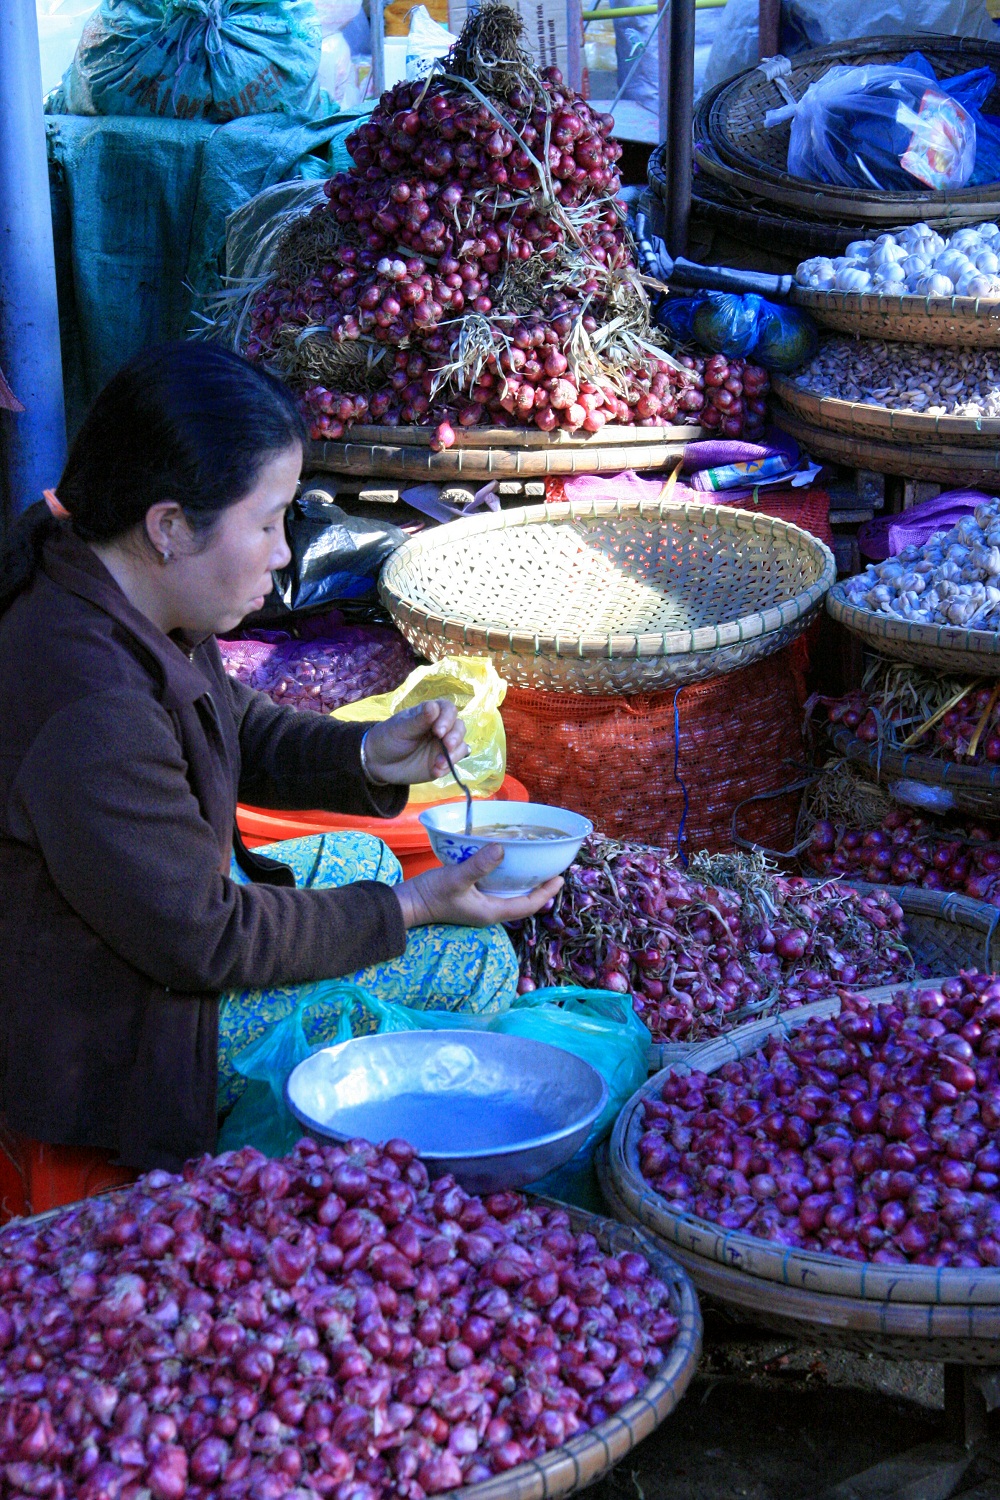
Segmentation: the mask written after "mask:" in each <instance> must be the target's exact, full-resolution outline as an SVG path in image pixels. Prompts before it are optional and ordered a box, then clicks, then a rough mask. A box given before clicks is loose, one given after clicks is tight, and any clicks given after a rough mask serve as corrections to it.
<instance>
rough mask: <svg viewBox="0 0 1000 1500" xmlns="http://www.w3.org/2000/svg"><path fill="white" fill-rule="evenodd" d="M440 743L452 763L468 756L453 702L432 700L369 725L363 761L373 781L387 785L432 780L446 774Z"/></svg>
mask: <svg viewBox="0 0 1000 1500" xmlns="http://www.w3.org/2000/svg"><path fill="white" fill-rule="evenodd" d="M442 744H445V745H447V747H448V752H449V754H450V755H451V758H452V760H453V761H459V760H461V759H462V757H463V756H465V755H468V753H469V747H468V745H467V744H466V743H465V725H464V724H463V723H462V721H461V719H460V718H459V717H458V710H457V708H456V707H455V705H454V703H450V702H449V701H448V699H447V698H434V699H432V700H431V702H429V703H420V704H418V705H417V707H416V708H405V709H404V710H403V712H402V713H398V714H393V716H392V718H391V719H386V720H385V721H384V722H383V723H382V724H373V725H372V727H371V728H370V729H369V731H368V733H367V734H366V735H365V760H366V762H367V764H368V770H369V772H370V774H371V776H372V777H373V779H374V780H376V781H384V782H387V783H388V784H390V785H391V786H409V785H411V784H412V783H413V782H417V781H436V780H437V779H438V777H439V776H445V775H447V773H448V762H447V761H446V760H445V758H444V755H443V754H442V751H441V746H442Z"/></svg>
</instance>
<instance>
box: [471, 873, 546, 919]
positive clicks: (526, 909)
mask: <svg viewBox="0 0 1000 1500" xmlns="http://www.w3.org/2000/svg"><path fill="white" fill-rule="evenodd" d="M562 887H563V878H562V876H561V875H556V876H555V877H554V878H553V879H552V880H547V881H546V882H545V884H544V885H539V886H536V887H535V889H534V890H533V891H529V892H528V894H527V895H526V896H509V897H502V896H501V897H497V896H487V897H486V898H485V899H486V900H487V901H488V902H489V904H490V906H491V907H492V908H493V914H492V915H490V916H487V918H486V920H487V922H488V924H489V925H492V924H493V923H494V922H520V921H522V920H523V919H524V918H525V917H533V916H534V915H535V912H536V911H540V910H541V908H542V907H543V906H544V905H545V903H546V901H551V900H552V898H553V896H558V894H559V892H560V891H561V890H562Z"/></svg>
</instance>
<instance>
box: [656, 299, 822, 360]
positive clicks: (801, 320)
mask: <svg viewBox="0 0 1000 1500" xmlns="http://www.w3.org/2000/svg"><path fill="white" fill-rule="evenodd" d="M655 317H656V322H657V323H658V325H659V326H660V327H661V328H663V329H665V330H666V331H667V332H668V333H670V334H672V335H673V337H674V338H676V339H679V340H680V341H681V342H682V343H685V344H700V345H701V347H702V348H703V349H708V350H710V351H711V352H712V353H713V354H724V355H725V356H726V358H727V359H752V360H753V361H754V363H755V364H758V365H762V366H763V368H764V369H765V370H775V371H777V372H779V373H781V374H787V372H788V371H789V370H795V369H797V368H798V366H799V365H801V364H804V363H805V362H806V360H808V359H811V358H812V356H813V355H814V354H815V353H816V350H817V348H818V347H819V335H818V333H817V330H816V324H815V323H814V322H813V320H812V318H811V317H810V316H809V314H808V313H807V312H803V311H802V309H801V308H798V307H785V306H782V305H779V304H778V303H776V302H768V301H767V300H766V299H765V298H763V297H759V296H757V294H756V293H754V292H747V293H745V294H744V295H742V296H740V295H738V294H737V293H735V292H698V293H697V294H696V295H695V296H693V297H670V298H668V299H667V300H666V301H665V302H662V303H661V304H660V306H659V307H658V308H657V309H656V313H655Z"/></svg>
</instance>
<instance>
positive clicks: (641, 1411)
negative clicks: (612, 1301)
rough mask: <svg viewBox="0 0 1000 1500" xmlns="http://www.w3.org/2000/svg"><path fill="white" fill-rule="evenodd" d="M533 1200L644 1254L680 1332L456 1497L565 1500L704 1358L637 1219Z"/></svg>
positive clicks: (617, 1251)
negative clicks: (555, 1434) (585, 1418)
mask: <svg viewBox="0 0 1000 1500" xmlns="http://www.w3.org/2000/svg"><path fill="white" fill-rule="evenodd" d="M102 1196H103V1195H102ZM109 1196H110V1195H109ZM534 1201H536V1202H540V1203H545V1204H548V1206H549V1207H551V1208H560V1209H563V1210H564V1211H565V1212H566V1213H568V1214H569V1217H570V1222H571V1224H572V1226H573V1229H574V1230H575V1231H576V1232H577V1233H589V1234H592V1235H593V1236H594V1238H595V1239H596V1240H597V1242H598V1244H599V1245H600V1246H601V1249H602V1250H604V1251H605V1253H606V1254H608V1255H622V1254H624V1253H625V1252H626V1251H637V1252H638V1253H639V1254H641V1255H644V1256H645V1257H646V1258H647V1260H648V1261H649V1263H650V1266H651V1267H652V1269H653V1271H654V1273H655V1275H656V1276H658V1277H659V1279H660V1280H661V1281H662V1282H664V1284H665V1285H666V1286H667V1288H668V1289H669V1293H670V1311H671V1312H672V1313H673V1315H674V1317H675V1318H676V1319H677V1322H678V1329H677V1337H676V1338H675V1340H674V1342H673V1344H672V1345H671V1347H670V1350H669V1352H668V1354H667V1358H666V1359H665V1360H664V1362H663V1364H662V1365H661V1366H660V1368H659V1369H658V1370H657V1372H656V1374H655V1375H654V1376H653V1378H652V1380H650V1381H649V1382H648V1384H647V1385H645V1386H644V1387H643V1389H642V1390H641V1391H640V1392H639V1394H638V1395H637V1396H636V1397H635V1398H634V1399H633V1400H632V1401H629V1402H627V1403H626V1405H625V1406H623V1407H621V1408H620V1409H619V1410H618V1411H616V1412H615V1414H614V1415H613V1416H611V1417H608V1418H607V1419H606V1421H604V1422H599V1423H598V1425H597V1426H596V1427H592V1428H590V1429H589V1430H588V1431H587V1432H581V1433H579V1434H578V1435H577V1436H576V1437H573V1438H570V1440H569V1442H568V1443H564V1444H563V1445H562V1446H561V1447H559V1448H553V1449H551V1450H550V1451H549V1452H548V1453H546V1454H544V1455H543V1456H542V1457H541V1458H539V1459H532V1460H531V1461H530V1462H529V1463H523V1464H518V1465H517V1466H516V1467H515V1468H513V1469H508V1470H507V1472H506V1473H505V1474H497V1475H495V1476H494V1477H493V1478H492V1479H485V1480H483V1481H482V1482H481V1483H480V1484H470V1485H464V1486H463V1487H461V1488H460V1489H457V1490H451V1491H450V1494H452V1495H453V1496H454V1497H455V1500H560V1497H562V1496H566V1495H572V1494H575V1493H576V1492H577V1491H578V1490H582V1489H585V1488H586V1487H587V1486H588V1485H591V1484H594V1483H595V1482H596V1481H597V1480H598V1479H601V1478H603V1476H604V1475H605V1474H607V1473H608V1472H609V1471H610V1470H611V1469H613V1468H614V1466H615V1465H616V1464H618V1463H620V1462H621V1460H622V1459H623V1458H625V1457H626V1456H627V1455H628V1454H629V1453H631V1451H632V1449H633V1448H634V1447H635V1446H636V1445H637V1444H638V1443H641V1442H642V1441H643V1439H644V1438H647V1437H649V1436H650V1434H651V1433H653V1432H655V1431H656V1429H657V1428H658V1427H659V1426H660V1424H661V1423H662V1422H664V1421H666V1419H667V1417H669V1416H670V1414H671V1412H672V1411H673V1410H674V1408H675V1407H676V1406H677V1404H678V1402H679V1401H680V1400H681V1397H682V1396H683V1395H684V1393H685V1391H686V1390H687V1388H688V1386H689V1385H690V1383H691V1379H692V1377H693V1375H694V1372H695V1370H696V1369H697V1366H698V1361H699V1359H700V1358H701V1339H702V1318H701V1309H700V1307H699V1305H698V1298H697V1296H696V1294H695V1290H694V1287H693V1285H692V1283H691V1280H690V1278H689V1277H688V1275H687V1273H686V1272H685V1271H684V1270H683V1268H682V1267H681V1266H680V1265H678V1263H677V1261H676V1260H675V1259H674V1258H673V1257H672V1256H671V1255H670V1253H669V1252H668V1251H666V1250H664V1247H663V1246H662V1245H661V1244H659V1243H658V1242H657V1241H656V1239H655V1238H654V1237H653V1236H652V1235H650V1234H649V1233H647V1232H646V1231H645V1230H643V1229H642V1227H641V1226H639V1225H627V1224H625V1223H624V1222H622V1221H621V1220H617V1221H616V1220H614V1219H606V1218H603V1217H601V1216H599V1215H597V1214H591V1213H587V1212H586V1211H585V1210H583V1209H580V1208H574V1207H573V1205H572V1204H569V1203H556V1202H555V1201H554V1200H553V1199H550V1198H539V1197H536V1198H535V1200H534ZM63 1211H64V1210H62V1209H54V1210H51V1211H50V1212H48V1213H44V1214H37V1215H35V1216H34V1217H33V1218H31V1219H19V1220H16V1221H15V1222H16V1223H18V1224H19V1225H22V1226H23V1225H24V1224H27V1223H33V1224H43V1223H45V1222H46V1221H47V1220H49V1219H53V1218H55V1217H56V1216H57V1215H58V1214H59V1213H61V1212H63ZM0 1233H2V1231H0Z"/></svg>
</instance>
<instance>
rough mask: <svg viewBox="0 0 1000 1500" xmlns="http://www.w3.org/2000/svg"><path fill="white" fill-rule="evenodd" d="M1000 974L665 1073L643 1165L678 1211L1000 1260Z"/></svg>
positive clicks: (858, 1255)
mask: <svg viewBox="0 0 1000 1500" xmlns="http://www.w3.org/2000/svg"><path fill="white" fill-rule="evenodd" d="M998 1058H1000V980H998V979H997V978H995V977H991V976H989V975H982V974H963V975H962V976H961V977H960V978H958V979H948V980H945V981H943V982H940V983H933V984H929V985H928V986H927V987H926V988H924V989H920V990H917V991H916V992H913V991H900V993H899V994H898V995H896V996H895V997H894V998H893V999H892V1001H891V1002H890V1003H888V1004H885V1005H875V1004H873V1003H871V1002H870V1001H868V1000H865V999H863V998H861V997H850V996H848V997H846V998H845V999H844V1001H843V1004H842V1007H841V1010H840V1014H839V1015H837V1016H831V1017H829V1018H828V1019H825V1020H816V1019H813V1020H810V1021H808V1022H807V1023H806V1025H804V1026H802V1027H801V1028H799V1029H798V1030H796V1031H794V1032H793V1033H791V1035H789V1036H775V1037H772V1038H771V1039H770V1040H769V1041H768V1042H767V1043H766V1044H765V1045H764V1046H763V1047H761V1048H760V1050H759V1051H757V1052H754V1053H752V1054H751V1055H750V1056H748V1057H745V1058H744V1059H743V1060H742V1061H741V1062H731V1063H726V1064H725V1065H724V1066H723V1067H721V1068H719V1069H718V1070H717V1071H716V1072H714V1073H711V1074H707V1073H703V1072H699V1071H697V1069H696V1070H695V1071H694V1072H692V1073H690V1074H688V1075H687V1076H670V1077H668V1078H667V1079H666V1080H665V1082H664V1084H663V1088H662V1090H661V1092H660V1097H659V1098H650V1099H647V1100H646V1101H645V1103H644V1105H643V1118H644V1123H645V1127H646V1128H645V1133H644V1134H643V1135H642V1137H641V1138H640V1140H639V1159H640V1163H641V1168H642V1173H643V1175H644V1177H646V1179H647V1180H648V1181H649V1182H650V1184H651V1185H652V1186H653V1187H654V1188H655V1189H656V1191H657V1192H658V1193H659V1194H661V1196H662V1197H664V1198H665V1199H667V1200H668V1202H669V1203H670V1205H671V1207H672V1208H674V1209H676V1210H685V1211H687V1212H688V1213H692V1214H695V1215H697V1216H698V1217H699V1218H702V1219H710V1220H711V1221H712V1222H713V1223H715V1224H719V1225H721V1227H722V1228H724V1229H727V1230H743V1231H744V1232H745V1233H747V1234H751V1235H755V1236H757V1237H758V1238H760V1239H765V1240H770V1241H772V1242H773V1243H775V1244H777V1245H786V1246H794V1247H796V1248H800V1249H803V1250H821V1251H825V1252H827V1253H829V1254H831V1255H840V1256H846V1257H848V1258H849V1259H851V1260H862V1261H864V1260H871V1261H876V1262H879V1263H885V1264H889V1265H896V1264H900V1265H901V1264H904V1263H906V1262H913V1263H915V1264H917V1265H922V1266H958V1267H966V1268H968V1269H969V1270H974V1269H976V1268H978V1267H980V1266H1000V1143H998V1131H1000V1066H998Z"/></svg>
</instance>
